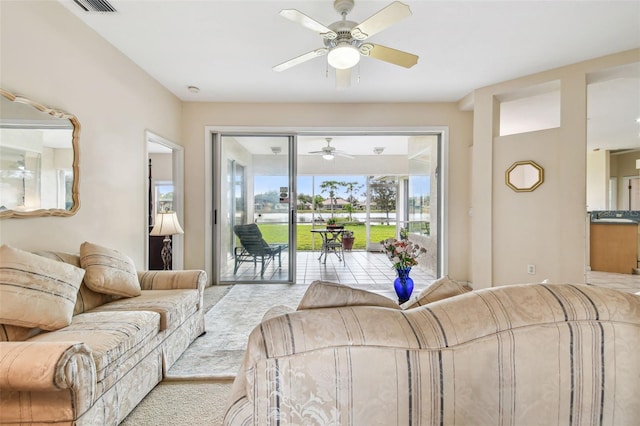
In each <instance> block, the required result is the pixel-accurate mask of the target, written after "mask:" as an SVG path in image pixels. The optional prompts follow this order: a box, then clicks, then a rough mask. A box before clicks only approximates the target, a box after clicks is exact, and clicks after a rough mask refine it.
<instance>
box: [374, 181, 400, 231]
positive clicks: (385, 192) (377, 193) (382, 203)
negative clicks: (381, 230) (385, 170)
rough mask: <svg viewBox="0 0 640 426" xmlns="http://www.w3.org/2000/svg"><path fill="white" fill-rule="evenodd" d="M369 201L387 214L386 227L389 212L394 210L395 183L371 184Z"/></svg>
mask: <svg viewBox="0 0 640 426" xmlns="http://www.w3.org/2000/svg"><path fill="white" fill-rule="evenodd" d="M369 188H371V201H373V202H375V203H376V207H377V208H378V209H380V210H382V211H384V212H385V213H386V214H387V225H389V212H390V211H391V210H395V208H396V185H395V183H388V182H380V183H375V184H371V185H370V186H369Z"/></svg>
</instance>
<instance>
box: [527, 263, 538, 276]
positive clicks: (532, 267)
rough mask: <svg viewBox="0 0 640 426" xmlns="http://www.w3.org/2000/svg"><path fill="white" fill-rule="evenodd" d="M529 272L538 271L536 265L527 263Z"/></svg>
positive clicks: (532, 273)
mask: <svg viewBox="0 0 640 426" xmlns="http://www.w3.org/2000/svg"><path fill="white" fill-rule="evenodd" d="M527 273H528V274H531V275H534V274H535V273H536V265H527Z"/></svg>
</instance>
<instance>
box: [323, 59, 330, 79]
mask: <svg viewBox="0 0 640 426" xmlns="http://www.w3.org/2000/svg"><path fill="white" fill-rule="evenodd" d="M326 65H327V68H326V69H325V71H324V78H329V61H327V63H326Z"/></svg>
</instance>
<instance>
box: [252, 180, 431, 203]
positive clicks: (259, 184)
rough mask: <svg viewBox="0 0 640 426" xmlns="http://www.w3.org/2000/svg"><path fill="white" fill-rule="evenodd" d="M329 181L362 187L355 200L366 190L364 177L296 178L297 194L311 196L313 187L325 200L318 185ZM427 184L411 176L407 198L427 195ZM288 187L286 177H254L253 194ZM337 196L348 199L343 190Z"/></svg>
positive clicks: (428, 189) (325, 193) (324, 195)
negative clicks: (352, 183)
mask: <svg viewBox="0 0 640 426" xmlns="http://www.w3.org/2000/svg"><path fill="white" fill-rule="evenodd" d="M329 180H335V181H338V182H357V184H358V185H362V188H361V189H360V190H359V191H358V193H357V194H354V195H355V196H356V198H359V199H362V198H363V193H364V191H365V189H366V176H298V194H306V195H312V187H313V186H315V192H313V194H315V195H322V196H323V197H325V198H327V197H328V195H329V194H328V193H327V192H324V193H323V192H322V191H321V189H320V184H321V183H322V182H324V181H329ZM429 182H430V178H429V176H412V178H411V186H410V187H409V192H410V194H409V196H415V195H418V194H417V193H418V192H420V193H422V194H425V193H426V194H429V192H430V185H429ZM288 185H289V184H288V179H287V176H256V177H255V179H254V193H255V194H263V193H265V192H269V191H278V192H281V191H280V189H281V187H282V188H288ZM337 195H338V197H341V198H347V197H348V194H347V193H346V191H344V190H343V189H340V190H338V193H337Z"/></svg>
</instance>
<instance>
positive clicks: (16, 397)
mask: <svg viewBox="0 0 640 426" xmlns="http://www.w3.org/2000/svg"><path fill="white" fill-rule="evenodd" d="M4 249H5V247H3V250H4ZM3 255H4V252H3ZM22 256H24V255H22ZM37 257H44V258H48V259H45V260H46V261H47V262H51V259H55V260H58V261H60V262H64V263H66V264H71V265H74V266H75V267H76V268H80V265H81V263H80V256H77V255H73V254H66V253H53V252H46V253H39V256H37ZM29 259H32V258H29ZM0 262H2V267H1V268H0V274H1V275H2V276H1V277H0V278H1V279H0V287H2V288H0V290H2V298H3V299H4V300H0V304H2V303H5V302H7V301H8V300H9V298H10V297H12V293H11V291H13V290H12V289H11V288H9V289H7V288H6V287H15V286H8V285H7V283H8V282H10V281H11V280H12V274H13V273H14V271H15V269H16V266H15V265H19V263H20V262H18V261H16V262H13V263H11V262H9V261H5V260H4V259H0ZM27 266H29V265H27ZM80 269H81V268H80ZM29 272H30V273H31V274H34V275H35V274H36V273H35V272H33V271H29ZM23 275H24V274H23ZM37 275H43V273H42V272H38V273H37ZM133 276H134V280H136V282H137V283H136V285H137V286H138V289H137V293H138V294H139V295H138V296H135V297H120V296H114V295H108V294H104V293H99V292H96V291H94V290H92V289H90V288H89V287H88V286H87V285H86V284H87V276H86V275H85V276H84V280H83V281H82V284H79V289H78V291H77V298H76V297H73V298H72V299H71V300H73V301H75V306H74V305H73V304H72V308H73V315H72V317H71V318H70V321H71V322H70V324H69V325H67V326H64V327H62V328H59V329H56V330H52V331H43V330H40V329H38V328H35V329H34V328H25V327H17V326H15V325H10V324H0V424H20V425H33V424H45V423H46V424H49V423H51V424H65V425H117V424H118V423H120V422H121V421H122V420H123V419H124V418H125V417H126V416H127V414H129V413H130V412H131V410H133V408H135V406H136V405H137V404H138V403H139V402H140V401H141V400H142V399H143V398H144V396H145V395H146V394H147V393H148V392H149V391H151V389H153V388H154V386H155V385H156V384H158V383H159V382H160V381H161V380H162V378H163V375H164V373H165V372H166V371H167V370H168V369H169V367H170V366H171V365H172V364H173V363H174V362H175V361H176V360H177V359H178V358H179V357H180V355H181V354H182V353H183V352H184V350H185V349H186V348H187V347H188V346H189V344H190V343H191V342H192V341H193V340H194V339H195V338H196V337H198V336H199V335H200V334H202V333H203V332H204V313H203V291H204V287H205V285H206V282H207V277H206V274H205V272H204V271H196V270H193V271H147V272H138V273H135V272H134V275H133ZM80 278H81V279H82V275H80ZM34 279H35V278H34ZM14 281H15V280H14ZM94 288H95V287H94ZM27 290H28V289H27ZM74 296H75V295H74ZM11 300H13V299H11ZM72 303H73V302H72ZM29 305H30V306H32V307H33V309H38V307H39V304H38V301H37V300H36V301H33V300H29V301H28V305H27V306H29ZM0 308H1V311H2V312H3V313H4V312H5V311H8V310H9V308H10V307H8V306H0ZM18 319H20V318H18ZM0 322H2V321H0ZM14 324H15V322H14Z"/></svg>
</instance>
